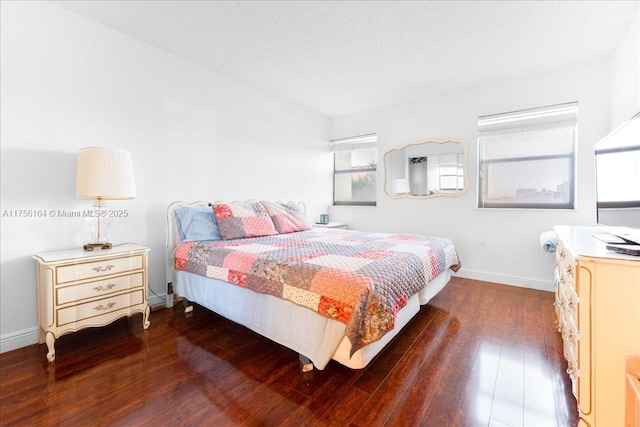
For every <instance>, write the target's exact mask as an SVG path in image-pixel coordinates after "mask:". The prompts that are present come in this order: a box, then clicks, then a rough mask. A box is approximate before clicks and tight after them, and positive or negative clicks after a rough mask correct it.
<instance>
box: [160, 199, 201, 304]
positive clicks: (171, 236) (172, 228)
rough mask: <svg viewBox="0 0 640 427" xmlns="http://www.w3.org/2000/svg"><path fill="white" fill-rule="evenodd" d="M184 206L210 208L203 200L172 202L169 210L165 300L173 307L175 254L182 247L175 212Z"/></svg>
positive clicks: (166, 238) (166, 240)
mask: <svg viewBox="0 0 640 427" xmlns="http://www.w3.org/2000/svg"><path fill="white" fill-rule="evenodd" d="M184 206H209V202H203V201H201V200H198V201H195V202H182V201H175V202H172V203H171V204H170V205H169V207H168V208H167V224H166V236H165V277H166V279H167V282H166V283H167V289H166V292H167V296H166V298H165V306H166V307H167V308H168V307H173V282H174V269H173V252H174V251H175V250H176V248H177V247H178V245H180V235H179V234H178V226H177V224H176V216H175V213H174V211H175V210H176V209H178V208H181V207H184Z"/></svg>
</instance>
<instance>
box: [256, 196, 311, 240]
mask: <svg viewBox="0 0 640 427" xmlns="http://www.w3.org/2000/svg"><path fill="white" fill-rule="evenodd" d="M262 204H263V205H264V206H265V207H266V208H267V212H269V215H270V216H271V219H272V220H273V223H274V225H275V226H276V230H278V233H280V234H287V233H293V232H294V231H304V230H308V229H309V228H310V226H309V222H308V221H307V217H306V216H305V213H304V205H303V204H302V203H297V202H286V203H283V202H267V201H264V200H263V201H262Z"/></svg>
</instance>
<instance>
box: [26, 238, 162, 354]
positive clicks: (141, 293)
mask: <svg viewBox="0 0 640 427" xmlns="http://www.w3.org/2000/svg"><path fill="white" fill-rule="evenodd" d="M148 252H149V248H145V247H144V246H139V245H134V244H125V245H119V246H114V247H113V248H112V249H105V250H96V251H93V252H87V251H84V250H83V249H72V250H68V251H58V252H46V253H40V254H36V255H34V257H33V258H34V259H35V260H36V261H37V262H38V265H37V270H36V276H37V279H38V325H39V327H38V341H39V342H40V343H41V344H42V343H44V342H46V343H47V348H48V350H49V352H48V353H47V360H49V362H53V361H54V360H55V358H56V352H55V347H54V345H55V341H56V339H57V338H58V337H60V336H62V335H64V334H67V333H70V332H76V331H78V330H80V329H84V328H88V327H92V326H104V325H107V324H109V323H111V322H113V321H114V320H116V319H118V318H120V317H123V316H131V315H132V314H134V313H142V326H143V327H144V329H147V328H148V327H149V313H150V307H149V302H148V301H147V253H148Z"/></svg>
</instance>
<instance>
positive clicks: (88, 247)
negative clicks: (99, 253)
mask: <svg viewBox="0 0 640 427" xmlns="http://www.w3.org/2000/svg"><path fill="white" fill-rule="evenodd" d="M112 246H113V245H112V244H111V243H106V242H105V243H87V244H86V245H84V246H83V247H84V250H85V251H89V252H91V251H93V250H94V249H95V248H100V249H111V248H112Z"/></svg>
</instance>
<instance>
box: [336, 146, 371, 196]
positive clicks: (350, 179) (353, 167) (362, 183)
mask: <svg viewBox="0 0 640 427" xmlns="http://www.w3.org/2000/svg"><path fill="white" fill-rule="evenodd" d="M377 140H378V137H377V135H376V134H369V135H361V136H355V137H351V138H343V139H337V140H333V141H331V144H330V147H331V151H333V152H334V153H333V204H334V205H362V206H375V205H376V193H377V187H376V171H377V166H378V151H377V150H376V148H375V143H376V142H377Z"/></svg>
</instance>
